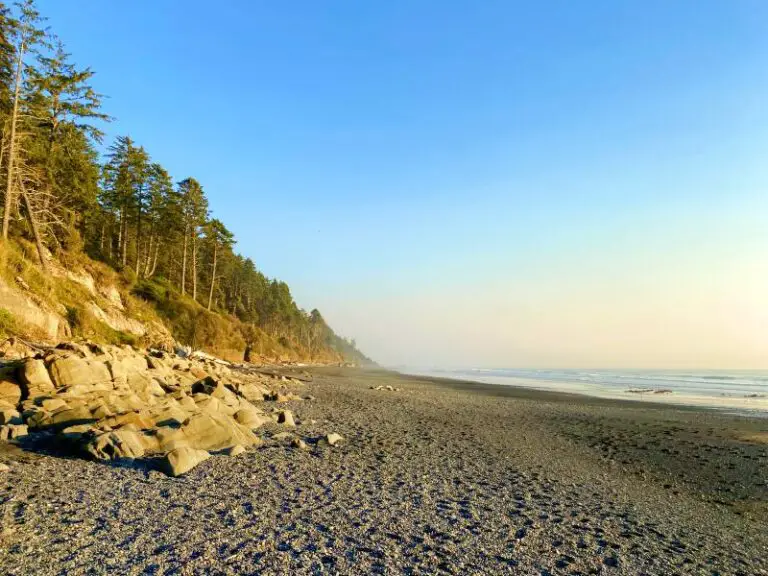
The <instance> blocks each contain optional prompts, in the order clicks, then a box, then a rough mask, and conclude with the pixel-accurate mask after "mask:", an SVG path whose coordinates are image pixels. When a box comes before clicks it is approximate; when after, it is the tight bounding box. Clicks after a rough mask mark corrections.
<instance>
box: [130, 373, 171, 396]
mask: <svg viewBox="0 0 768 576" xmlns="http://www.w3.org/2000/svg"><path fill="white" fill-rule="evenodd" d="M128 388H129V389H130V390H131V391H132V392H134V393H135V394H137V395H138V396H139V397H140V398H142V399H144V400H145V401H151V399H152V397H153V396H165V390H163V387H162V386H160V384H158V382H157V381H156V380H155V379H154V378H152V377H151V376H150V375H149V374H147V373H146V372H144V373H141V372H134V373H131V374H129V375H128Z"/></svg>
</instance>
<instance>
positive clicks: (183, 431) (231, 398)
mask: <svg viewBox="0 0 768 576" xmlns="http://www.w3.org/2000/svg"><path fill="white" fill-rule="evenodd" d="M1 349H2V347H1V346H0V350H1ZM284 385H285V381H284V380H283V379H282V378H276V377H273V376H266V375H264V374H259V373H255V372H250V373H249V372H247V371H244V370H236V369H234V367H233V366H232V365H231V364H229V363H226V362H222V361H219V360H217V359H213V358H210V357H201V358H195V357H189V358H183V357H179V356H176V355H175V354H169V353H166V352H162V351H159V350H152V351H142V350H136V349H133V348H132V347H129V346H123V347H119V346H98V345H95V344H92V343H88V342H81V343H73V342H70V343H65V344H60V345H59V346H57V347H56V348H44V349H41V351H39V352H37V353H35V354H34V356H30V357H26V358H23V359H20V360H19V359H12V360H3V359H2V358H0V438H2V439H16V438H22V437H23V436H25V435H27V434H35V433H38V432H41V431H47V432H52V433H53V434H47V435H45V436H42V437H41V438H55V439H56V441H57V442H60V443H61V444H62V445H64V446H66V447H67V448H69V449H72V450H74V451H76V452H78V453H80V454H82V455H84V456H88V457H90V458H94V459H97V460H115V459H120V458H131V459H138V458H153V459H155V458H160V461H161V462H162V466H161V467H162V468H163V469H164V470H166V472H168V473H169V474H172V475H174V476H177V475H180V474H184V473H186V472H188V471H189V470H191V469H192V468H193V467H194V466H196V465H197V464H199V463H200V462H202V461H203V460H205V459H206V458H208V457H209V456H210V452H220V453H223V454H229V455H237V454H241V453H243V451H245V450H246V449H248V448H251V447H254V446H258V445H260V444H261V443H262V442H263V441H262V439H261V438H260V437H259V436H257V435H256V433H255V431H257V430H258V429H259V428H261V427H263V426H265V425H275V423H279V424H282V425H283V426H287V427H291V428H295V427H296V425H297V421H296V419H295V418H294V415H293V413H292V412H291V411H290V410H285V409H282V410H277V409H276V408H272V409H271V410H270V409H269V408H268V406H270V404H269V402H270V401H269V399H274V400H277V399H278V398H279V399H280V401H283V400H285V399H292V398H297V397H295V396H293V395H292V394H290V392H288V391H287V390H286V389H285V388H284ZM275 387H276V389H275Z"/></svg>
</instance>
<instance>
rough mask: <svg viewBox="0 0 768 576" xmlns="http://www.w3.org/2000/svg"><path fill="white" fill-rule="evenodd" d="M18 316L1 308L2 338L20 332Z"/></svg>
mask: <svg viewBox="0 0 768 576" xmlns="http://www.w3.org/2000/svg"><path fill="white" fill-rule="evenodd" d="M18 330H19V327H18V323H17V321H16V317H15V316H14V315H13V314H11V313H10V312H9V311H8V310H6V309H5V308H0V338H8V337H9V336H14V335H16V334H17V333H18Z"/></svg>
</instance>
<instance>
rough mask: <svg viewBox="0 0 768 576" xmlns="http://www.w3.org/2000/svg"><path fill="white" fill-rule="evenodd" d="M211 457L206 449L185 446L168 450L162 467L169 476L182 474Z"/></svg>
mask: <svg viewBox="0 0 768 576" xmlns="http://www.w3.org/2000/svg"><path fill="white" fill-rule="evenodd" d="M210 457H211V455H210V454H209V453H208V452H206V451H205V450H196V449H195V448H190V447H188V446H184V447H180V448H176V449H174V450H171V451H170V452H168V454H166V455H165V458H163V463H162V467H163V470H164V471H165V473H166V474H168V475H169V476H181V475H182V474H186V473H187V472H189V471H190V470H192V468H194V467H195V466H197V465H198V464H200V463H201V462H204V461H205V460H208V458H210Z"/></svg>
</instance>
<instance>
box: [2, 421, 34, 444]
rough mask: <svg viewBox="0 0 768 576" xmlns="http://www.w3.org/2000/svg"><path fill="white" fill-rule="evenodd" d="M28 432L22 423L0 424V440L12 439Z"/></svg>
mask: <svg viewBox="0 0 768 576" xmlns="http://www.w3.org/2000/svg"><path fill="white" fill-rule="evenodd" d="M27 434H29V431H28V429H27V427H26V426H25V425H24V424H3V425H2V426H0V440H14V439H16V438H21V437H23V436H26V435H27Z"/></svg>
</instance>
